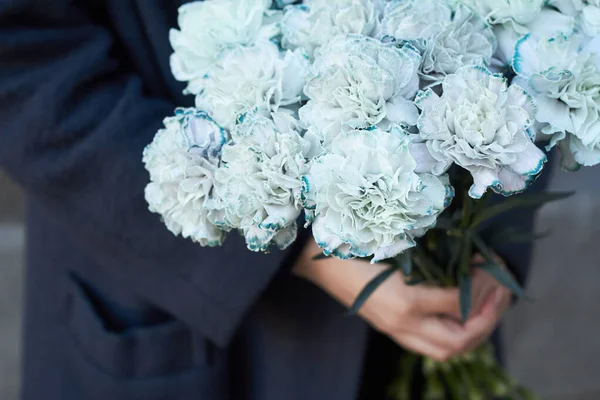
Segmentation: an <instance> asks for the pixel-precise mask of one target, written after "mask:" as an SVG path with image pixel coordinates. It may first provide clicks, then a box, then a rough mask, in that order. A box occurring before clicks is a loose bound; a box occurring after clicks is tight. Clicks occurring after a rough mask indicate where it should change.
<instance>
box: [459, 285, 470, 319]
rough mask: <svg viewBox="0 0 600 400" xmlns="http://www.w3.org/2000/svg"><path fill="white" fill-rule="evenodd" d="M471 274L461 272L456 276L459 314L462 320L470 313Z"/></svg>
mask: <svg viewBox="0 0 600 400" xmlns="http://www.w3.org/2000/svg"><path fill="white" fill-rule="evenodd" d="M471 283H472V280H471V275H466V274H461V275H460V277H459V278H458V288H459V293H460V315H461V317H462V320H463V322H466V321H467V319H468V318H469V314H470V313H471V286H472V285H471Z"/></svg>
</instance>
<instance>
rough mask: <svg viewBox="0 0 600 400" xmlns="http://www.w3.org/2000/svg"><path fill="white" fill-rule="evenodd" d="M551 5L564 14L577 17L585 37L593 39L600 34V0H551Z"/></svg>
mask: <svg viewBox="0 0 600 400" xmlns="http://www.w3.org/2000/svg"><path fill="white" fill-rule="evenodd" d="M549 4H550V5H552V6H554V7H556V8H558V9H559V10H560V11H561V12H562V13H563V14H566V15H569V16H572V17H576V18H577V23H578V26H579V28H580V30H581V32H582V33H584V34H585V35H587V36H592V37H593V36H597V35H599V34H600V0H550V2H549Z"/></svg>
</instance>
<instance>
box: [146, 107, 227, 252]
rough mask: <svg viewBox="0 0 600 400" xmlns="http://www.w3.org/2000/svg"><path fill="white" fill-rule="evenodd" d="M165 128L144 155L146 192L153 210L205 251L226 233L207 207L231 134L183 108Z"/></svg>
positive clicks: (175, 232) (199, 112)
mask: <svg viewBox="0 0 600 400" xmlns="http://www.w3.org/2000/svg"><path fill="white" fill-rule="evenodd" d="M164 124H165V128H164V129H161V130H160V131H158V133H157V134H156V136H155V138H154V140H153V141H152V143H151V144H150V145H148V147H146V149H145V150H144V157H143V161H144V163H145V165H146V169H147V170H148V171H149V172H150V181H151V182H150V183H149V184H148V186H147V187H146V201H147V202H148V204H149V209H150V211H152V212H155V213H158V214H160V215H161V216H162V219H163V222H164V223H165V225H166V226H167V228H168V229H169V230H170V231H171V232H173V234H175V235H179V234H181V235H182V236H183V237H185V238H191V239H192V240H194V241H196V242H198V243H200V244H201V245H202V246H218V245H221V244H222V243H223V240H224V239H225V234H224V233H223V232H222V231H221V230H220V229H219V228H217V227H216V226H214V225H213V224H212V223H210V222H209V220H208V210H207V209H206V204H207V202H208V201H209V198H210V196H211V191H212V189H213V184H214V172H215V170H216V168H217V166H218V163H219V157H220V153H221V148H222V146H223V144H224V143H225V141H226V133H225V131H224V130H223V129H222V128H221V127H220V126H219V125H217V124H216V123H215V122H214V121H213V120H211V119H210V118H209V117H208V115H206V113H204V112H202V111H199V110H196V109H193V108H189V109H177V110H176V113H175V116H174V117H169V118H166V119H165V120H164Z"/></svg>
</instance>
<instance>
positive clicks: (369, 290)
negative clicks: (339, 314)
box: [348, 268, 396, 315]
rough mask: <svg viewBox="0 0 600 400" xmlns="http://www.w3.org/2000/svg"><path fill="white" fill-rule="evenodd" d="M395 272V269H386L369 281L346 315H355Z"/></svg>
mask: <svg viewBox="0 0 600 400" xmlns="http://www.w3.org/2000/svg"><path fill="white" fill-rule="evenodd" d="M394 272H396V268H388V269H386V270H383V271H381V272H380V273H379V274H378V275H377V276H376V277H375V278H373V279H371V281H370V282H369V283H367V285H366V286H365V287H364V288H363V290H361V291H360V293H359V294H358V296H357V297H356V300H354V304H352V307H350V310H348V314H350V315H356V313H357V312H358V310H360V308H361V307H362V306H363V304H365V301H367V299H368V298H369V297H370V296H371V295H372V294H373V292H374V291H375V290H376V289H377V288H378V287H379V285H381V284H382V283H383V282H385V281H386V280H387V278H389V277H390V276H392V274H393V273H394Z"/></svg>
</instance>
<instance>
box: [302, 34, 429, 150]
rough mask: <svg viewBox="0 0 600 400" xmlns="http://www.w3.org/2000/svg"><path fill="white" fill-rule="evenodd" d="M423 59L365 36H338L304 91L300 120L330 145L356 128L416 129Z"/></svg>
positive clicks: (324, 52) (407, 49) (411, 51)
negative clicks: (416, 101) (395, 126)
mask: <svg viewBox="0 0 600 400" xmlns="http://www.w3.org/2000/svg"><path fill="white" fill-rule="evenodd" d="M420 63H421V56H420V55H419V53H418V51H416V50H415V49H414V48H412V47H410V46H404V47H399V46H398V45H397V44H395V43H382V42H381V41H379V40H376V39H371V38H368V37H366V36H362V35H348V36H337V37H336V38H335V39H333V40H332V41H331V42H329V43H328V44H327V45H326V46H324V47H323V48H322V49H321V51H320V52H319V55H318V56H317V58H316V60H315V62H314V64H313V66H312V68H311V70H310V72H309V79H308V81H307V83H306V86H305V87H304V93H305V94H306V96H307V97H308V99H309V101H308V103H307V104H306V105H305V106H304V107H302V108H301V109H300V119H301V120H302V122H303V124H304V125H305V126H306V127H308V130H309V131H310V132H312V133H314V134H315V135H317V136H319V137H321V139H322V140H323V141H324V143H325V146H326V147H327V146H328V145H329V143H331V141H332V140H333V139H334V138H335V137H336V136H337V135H338V134H339V133H340V132H347V131H350V130H354V129H369V128H371V127H379V128H383V129H387V128H389V127H390V126H391V125H392V124H393V123H399V124H404V125H414V124H415V123H416V121H417V117H418V112H417V108H416V107H415V105H414V104H413V102H412V100H413V98H414V96H415V94H416V93H417V90H418V88H419V76H418V69H419V65H420Z"/></svg>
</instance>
